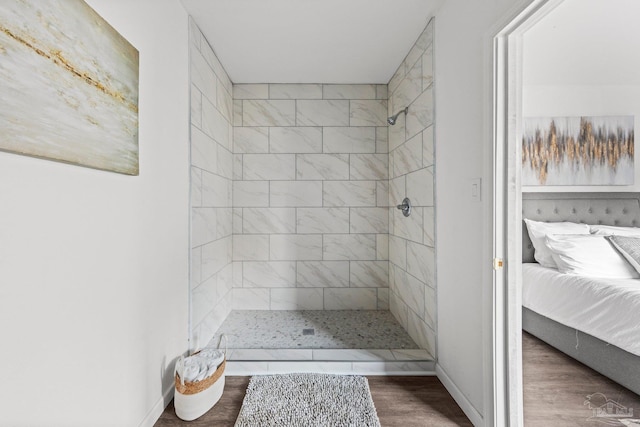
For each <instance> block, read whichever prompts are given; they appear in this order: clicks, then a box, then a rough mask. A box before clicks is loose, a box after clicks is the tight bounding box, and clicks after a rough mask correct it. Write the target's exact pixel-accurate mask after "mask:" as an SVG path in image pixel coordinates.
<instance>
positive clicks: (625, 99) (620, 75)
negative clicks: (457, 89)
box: [522, 0, 640, 192]
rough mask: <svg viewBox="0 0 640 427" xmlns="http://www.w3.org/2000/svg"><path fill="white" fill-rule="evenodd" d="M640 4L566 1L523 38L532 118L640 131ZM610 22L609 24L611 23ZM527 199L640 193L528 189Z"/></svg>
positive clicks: (639, 187) (638, 168) (526, 106)
mask: <svg viewBox="0 0 640 427" xmlns="http://www.w3.org/2000/svg"><path fill="white" fill-rule="evenodd" d="M639 14H640V3H638V2H637V1H634V0H610V1H606V2H603V1H601V0H565V1H564V2H562V3H561V4H560V5H559V6H558V7H557V8H555V9H554V10H553V11H552V12H551V13H549V14H548V15H546V16H545V17H544V18H543V19H542V20H541V21H540V22H538V23H536V25H535V26H533V27H532V28H531V29H530V30H529V31H527V32H526V33H525V35H524V37H523V47H522V49H523V93H522V96H523V104H522V114H523V116H524V117H575V116H629V115H633V116H635V117H636V119H635V134H636V135H637V134H638V131H639V130H640V118H639V117H640V73H638V68H639V67H640V55H638V54H637V52H638V51H639V50H640V26H638V25H636V21H637V17H638V15H639ZM604 16H606V18H603V17H604ZM522 190H523V191H525V192H526V191H536V192H555V191H572V192H589V191H603V192H615V191H640V164H639V162H638V160H637V159H636V165H635V183H634V185H630V186H523V188H522Z"/></svg>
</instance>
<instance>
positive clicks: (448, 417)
mask: <svg viewBox="0 0 640 427" xmlns="http://www.w3.org/2000/svg"><path fill="white" fill-rule="evenodd" d="M367 378H368V380H369V388H370V389H371V396H372V397H373V402H374V404H375V406H376V411H377V412H378V417H379V418H380V423H381V424H382V426H383V427H387V426H389V427H393V426H402V427H430V426H434V427H435V426H438V427H440V426H471V422H469V420H468V419H467V418H466V416H465V415H464V413H463V412H462V410H461V409H460V408H459V407H458V405H457V404H456V403H455V401H454V400H453V398H452V397H451V396H450V395H449V393H447V390H446V389H445V388H444V386H443V385H442V383H440V381H439V380H438V379H437V378H436V377H377V376H376V377H367ZM248 384H249V377H227V378H226V384H225V388H224V393H223V395H222V398H221V399H220V401H219V402H218V403H217V404H216V405H215V406H214V407H213V409H211V410H210V411H209V412H208V413H206V414H205V415H203V416H202V417H200V418H198V419H197V420H195V421H190V422H186V421H182V420H180V419H179V418H178V417H176V415H175V411H174V409H173V402H172V403H171V404H169V406H168V407H167V409H165V411H164V413H163V414H162V416H161V417H160V419H159V420H158V422H157V423H156V424H155V426H156V427H175V426H194V427H200V426H202V427H204V426H207V427H211V426H215V427H227V426H228V427H233V424H234V423H235V421H236V418H237V417H238V413H239V412H240V407H241V406H242V399H243V398H244V393H245V390H246V389H247V385H248ZM328 427H329V426H328Z"/></svg>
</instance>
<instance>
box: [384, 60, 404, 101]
mask: <svg viewBox="0 0 640 427" xmlns="http://www.w3.org/2000/svg"><path fill="white" fill-rule="evenodd" d="M402 79H404V63H402V64H400V66H399V67H398V69H397V70H396V72H395V73H393V76H392V77H391V80H389V84H388V85H387V91H388V92H387V93H388V95H389V96H392V95H393V92H395V90H396V89H397V88H398V85H399V84H400V82H401V81H402Z"/></svg>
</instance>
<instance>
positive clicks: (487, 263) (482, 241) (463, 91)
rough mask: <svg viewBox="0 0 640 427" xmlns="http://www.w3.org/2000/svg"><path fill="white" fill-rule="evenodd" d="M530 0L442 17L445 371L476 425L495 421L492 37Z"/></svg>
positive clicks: (504, 0)
mask: <svg viewBox="0 0 640 427" xmlns="http://www.w3.org/2000/svg"><path fill="white" fill-rule="evenodd" d="M523 3H528V1H527V0H525V1H515V0H482V1H465V0H448V1H447V2H445V3H444V4H443V6H442V7H441V8H440V10H439V11H438V12H437V13H436V19H435V30H434V55H435V59H434V65H435V82H436V84H435V102H436V108H435V111H436V112H437V116H436V123H437V125H436V137H435V141H436V149H435V151H436V153H437V158H438V168H437V170H436V178H435V182H436V195H437V198H436V218H437V219H438V220H437V224H436V235H437V236H438V239H437V244H436V252H437V254H438V257H437V271H438V365H439V368H438V369H439V373H440V377H441V378H444V379H445V380H447V379H448V380H450V382H447V381H445V385H448V387H449V390H450V391H451V392H452V393H453V394H454V397H456V398H457V401H458V403H459V404H460V405H461V406H462V407H463V409H465V411H466V413H467V415H468V416H469V417H470V418H471V419H472V421H474V423H476V425H479V424H480V423H484V422H491V418H492V416H491V413H490V411H491V409H488V411H485V408H490V406H489V405H490V403H491V390H490V385H491V384H490V381H489V379H490V374H491V371H490V369H489V367H490V366H491V360H489V358H488V357H487V354H485V350H486V348H487V347H486V346H489V345H490V343H491V314H492V308H491V301H492V299H491V298H492V270H491V248H492V235H491V227H492V218H491V214H490V212H491V211H490V209H489V208H490V206H491V203H492V200H491V192H492V183H491V179H492V169H491V147H492V139H491V115H490V113H491V108H492V98H491V90H490V83H491V78H492V68H491V39H492V36H493V35H494V33H495V32H496V31H497V30H499V29H500V26H498V23H499V22H502V23H503V24H506V23H507V22H508V20H507V17H508V16H511V15H512V12H513V11H514V10H515V9H516V8H521V7H522V4H523ZM474 178H482V184H483V186H482V202H474V201H472V200H471V180H472V179H474ZM485 369H487V376H486V377H485V376H484V375H483V371H484V370H485Z"/></svg>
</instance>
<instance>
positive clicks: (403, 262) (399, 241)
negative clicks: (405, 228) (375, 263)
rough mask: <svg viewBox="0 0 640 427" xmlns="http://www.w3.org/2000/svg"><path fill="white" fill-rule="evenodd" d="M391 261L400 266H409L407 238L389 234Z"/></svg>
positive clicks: (404, 267)
mask: <svg viewBox="0 0 640 427" xmlns="http://www.w3.org/2000/svg"><path fill="white" fill-rule="evenodd" d="M389 261H391V262H392V263H394V264H395V265H397V266H398V267H400V268H403V269H406V268H407V241H406V240H405V239H403V238H401V237H397V236H389Z"/></svg>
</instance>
